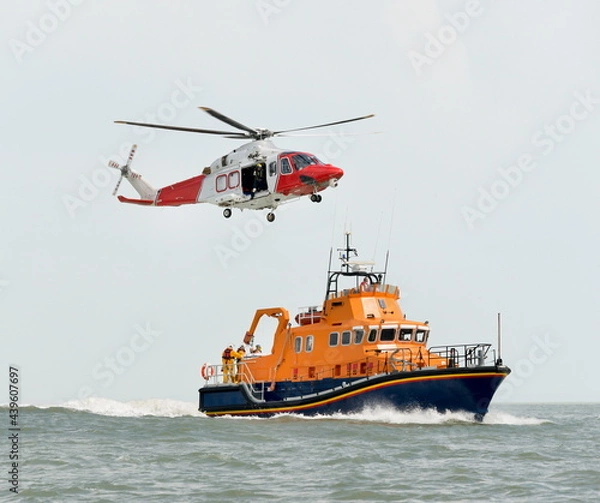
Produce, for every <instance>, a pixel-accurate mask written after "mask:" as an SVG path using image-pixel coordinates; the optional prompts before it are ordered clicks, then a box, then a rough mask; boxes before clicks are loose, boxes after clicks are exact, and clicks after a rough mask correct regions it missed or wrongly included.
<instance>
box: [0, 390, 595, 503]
mask: <svg viewBox="0 0 600 503" xmlns="http://www.w3.org/2000/svg"><path fill="white" fill-rule="evenodd" d="M0 417H4V418H5V421H4V423H5V424H6V425H7V426H6V428H5V431H6V435H3V436H4V438H5V441H4V445H5V447H4V451H5V452H4V453H3V455H2V456H1V457H0V459H1V460H2V462H0V466H2V467H3V468H4V469H3V470H2V471H3V472H4V474H5V475H4V477H2V478H3V479H4V482H2V492H0V501H15V502H16V501H20V502H21V501H22V502H25V501H28V502H29V501H40V502H53V501H56V502H63V501H85V502H88V501H89V502H96V501H97V502H100V501H107V502H108V501H119V502H121V501H122V502H131V501H140V502H141V501H144V502H165V501H177V502H187V501H192V502H193V501H200V502H202V501H207V502H227V501H236V502H246V501H281V502H288V501H290V502H295V501H302V502H329V501H344V502H375V501H411V502H420V501H436V502H437V501H441V502H455V501H456V502H458V501H478V502H479V501H498V502H507V501H519V502H520V501H523V502H530V501H544V502H564V501H578V502H579V501H589V502H597V501H600V454H599V452H600V428H599V427H600V404H560V405H558V404H551V405H545V404H536V405H525V404H519V405H508V404H494V405H493V406H492V409H491V411H490V413H489V414H488V415H487V416H486V417H485V419H484V421H483V422H482V423H478V422H476V421H474V420H473V419H472V417H471V416H470V415H468V414H460V413H448V414H440V413H437V412H434V411H429V410H415V411H412V412H398V411H396V410H393V409H385V408H372V409H366V410H364V411H362V412H360V413H357V414H352V415H333V416H322V417H314V418H307V417H303V416H298V415H289V414H285V415H281V416H277V417H273V418H270V419H257V418H227V417H226V418H215V419H210V418H207V417H206V416H204V415H203V414H200V413H199V412H197V411H196V404H195V403H183V402H175V401H169V400H148V401H140V402H129V403H120V402H115V401H110V400H103V399H98V398H92V399H88V400H86V401H80V402H69V403H65V404H61V405H60V406H52V407H34V406H22V407H21V408H20V409H19V427H20V431H19V445H18V493H17V494H15V493H14V492H11V491H9V489H10V488H11V487H13V485H11V483H10V482H9V481H10V478H11V475H10V473H9V472H10V471H11V461H10V460H9V451H10V448H11V446H10V440H9V439H8V438H7V437H8V424H9V421H8V418H9V409H8V407H6V406H3V407H0ZM1 425H2V422H0V426H1Z"/></svg>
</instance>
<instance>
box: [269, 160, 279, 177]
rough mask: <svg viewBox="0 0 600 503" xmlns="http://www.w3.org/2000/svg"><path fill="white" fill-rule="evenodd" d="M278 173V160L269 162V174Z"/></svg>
mask: <svg viewBox="0 0 600 503" xmlns="http://www.w3.org/2000/svg"><path fill="white" fill-rule="evenodd" d="M275 173H277V162H276V161H273V162H270V163H269V176H274V175H275Z"/></svg>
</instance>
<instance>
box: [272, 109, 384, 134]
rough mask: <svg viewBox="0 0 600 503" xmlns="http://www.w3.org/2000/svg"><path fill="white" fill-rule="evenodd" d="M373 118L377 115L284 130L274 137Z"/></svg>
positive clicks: (275, 132)
mask: <svg viewBox="0 0 600 503" xmlns="http://www.w3.org/2000/svg"><path fill="white" fill-rule="evenodd" d="M371 117H375V114H369V115H363V116H362V117H355V118H354V119H346V120H343V121H336V122H328V123H327V124H319V125H317V126H306V127H299V128H294V129H282V130H281V131H273V135H274V136H276V135H278V134H280V133H291V132H293V131H306V130H308V129H317V128H320V127H327V126H337V125H339V124H346V123H348V122H354V121H361V120H363V119H370V118H371Z"/></svg>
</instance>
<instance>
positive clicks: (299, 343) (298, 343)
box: [294, 337, 302, 353]
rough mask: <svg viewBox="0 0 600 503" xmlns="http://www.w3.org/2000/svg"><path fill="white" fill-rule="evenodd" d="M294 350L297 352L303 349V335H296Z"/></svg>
mask: <svg viewBox="0 0 600 503" xmlns="http://www.w3.org/2000/svg"><path fill="white" fill-rule="evenodd" d="M294 351H295V352H296V353H299V352H300V351H302V337H296V338H295V339H294Z"/></svg>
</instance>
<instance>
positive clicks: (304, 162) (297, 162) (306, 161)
mask: <svg viewBox="0 0 600 503" xmlns="http://www.w3.org/2000/svg"><path fill="white" fill-rule="evenodd" d="M292 162H293V163H294V167H295V168H296V170H297V171H300V170H301V169H304V168H306V166H310V165H311V164H316V162H315V161H314V160H313V159H311V158H310V157H309V156H307V155H304V154H295V155H294V156H292Z"/></svg>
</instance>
